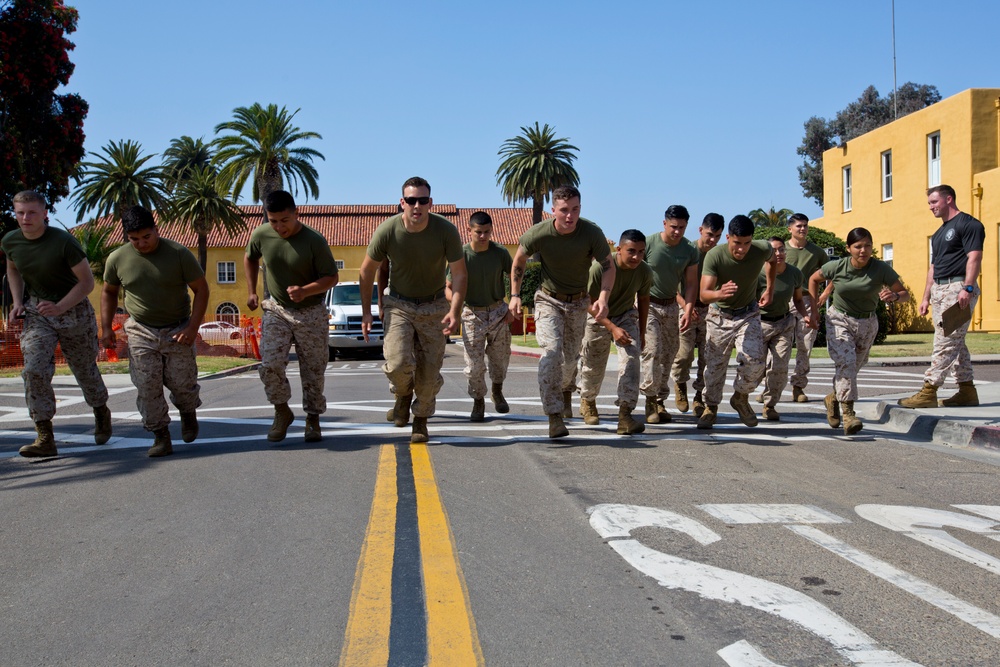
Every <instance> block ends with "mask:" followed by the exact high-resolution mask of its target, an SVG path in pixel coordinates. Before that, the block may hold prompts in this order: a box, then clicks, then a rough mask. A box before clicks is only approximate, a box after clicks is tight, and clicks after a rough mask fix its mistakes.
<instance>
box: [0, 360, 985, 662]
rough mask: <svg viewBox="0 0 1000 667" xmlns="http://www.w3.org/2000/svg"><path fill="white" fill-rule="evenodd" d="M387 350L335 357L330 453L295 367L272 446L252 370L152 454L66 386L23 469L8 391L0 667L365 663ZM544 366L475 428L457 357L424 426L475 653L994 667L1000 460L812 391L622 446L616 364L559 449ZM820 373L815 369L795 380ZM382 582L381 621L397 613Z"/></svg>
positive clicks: (330, 377) (513, 380) (21, 440)
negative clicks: (830, 418)
mask: <svg viewBox="0 0 1000 667" xmlns="http://www.w3.org/2000/svg"><path fill="white" fill-rule="evenodd" d="M380 363H381V362H380V361H379V360H376V359H356V360H337V361H335V362H331V363H330V365H329V367H328V372H327V392H326V393H327V396H328V400H329V401H330V405H329V409H328V412H327V413H326V414H324V415H323V418H322V425H323V429H324V433H325V435H326V437H325V439H324V441H323V442H322V443H319V444H318V445H305V444H304V443H302V441H301V435H302V429H303V425H304V423H303V420H302V419H301V408H300V406H298V405H295V403H297V402H298V401H299V395H300V394H299V390H298V388H297V387H296V386H295V385H296V383H297V378H295V377H293V378H292V379H293V383H292V385H293V394H294V398H293V409H295V410H296V411H297V413H298V414H299V415H300V419H299V420H297V421H296V423H295V424H294V425H293V427H292V429H291V431H290V434H289V438H288V440H286V442H285V443H283V446H281V447H273V446H270V445H269V443H267V441H266V439H265V434H266V431H267V428H268V426H269V424H270V410H269V408H268V406H267V405H266V401H265V400H264V395H263V390H262V388H261V386H260V382H259V380H258V379H257V376H256V373H246V374H243V375H237V376H232V377H228V378H220V379H211V380H206V381H204V382H203V386H202V398H203V401H204V406H203V408H202V410H201V412H200V414H201V419H202V432H201V437H200V438H199V440H198V441H197V442H195V443H193V444H191V445H184V444H178V443H175V450H176V453H175V455H174V456H172V457H168V458H165V459H159V460H150V459H148V458H147V457H146V456H145V449H146V448H147V447H148V446H149V444H150V438H149V436H148V435H147V434H145V433H144V432H143V431H142V429H141V426H140V424H139V421H138V414H137V413H136V411H135V393H134V390H132V389H131V388H130V386H129V385H128V384H127V380H125V381H124V382H123V381H121V379H119V380H118V382H117V383H116V384H117V385H118V386H116V387H112V392H113V395H112V399H111V403H110V405H111V408H112V411H113V413H114V418H115V421H114V425H115V436H114V438H113V439H112V441H111V443H109V445H106V446H103V447H95V446H93V444H92V438H91V435H90V432H89V429H92V417H91V416H90V413H89V409H88V408H87V407H86V405H84V404H82V403H81V402H80V399H79V391H78V389H76V388H75V386H73V384H72V381H71V380H70V379H64V380H57V381H58V382H59V383H60V386H59V388H58V391H57V393H58V394H59V396H60V397H61V399H62V402H61V404H60V411H59V415H58V416H57V419H56V421H55V427H56V432H57V436H58V437H59V439H60V441H61V442H60V453H61V456H60V457H59V458H57V459H52V460H42V461H37V462H33V461H28V460H25V459H22V458H20V457H18V456H16V454H15V452H16V449H17V447H18V446H20V445H22V444H25V443H26V442H29V441H30V439H31V437H32V434H31V433H30V423H29V422H28V421H26V419H27V416H26V414H25V411H24V404H23V398H22V397H21V396H20V394H19V390H18V389H17V388H16V387H12V386H11V385H9V384H8V385H5V386H4V387H3V390H2V392H0V420H2V422H3V427H2V429H3V430H0V502H2V503H3V505H2V508H3V517H4V521H3V540H2V541H0V559H2V561H3V562H4V563H5V564H6V573H5V575H6V576H4V578H3V585H2V586H0V609H2V613H3V618H4V621H5V622H4V623H2V624H0V664H3V665H160V664H164V665H166V664H170V665H174V664H178V665H227V664H233V665H313V664H323V665H329V664H334V663H337V662H338V661H341V664H364V661H362V660H360V659H358V657H357V656H358V655H359V654H357V653H355V654H353V655H347V651H346V649H345V646H347V642H346V641H345V634H346V636H348V637H349V636H350V630H349V628H350V627H353V626H352V619H353V618H355V617H356V614H357V613H359V612H358V602H359V599H358V596H357V595H356V589H357V586H358V583H357V582H358V581H360V579H359V577H360V574H361V572H362V570H363V568H361V567H359V559H360V560H361V561H362V562H364V557H363V554H365V553H368V554H370V553H372V552H371V551H370V547H371V545H372V544H373V542H374V538H375V537H377V536H378V531H377V530H374V531H373V528H372V527H373V526H374V525H375V516H376V514H377V512H376V511H375V510H376V509H378V507H379V503H378V501H377V494H376V487H377V481H376V480H377V479H378V480H381V479H382V475H383V472H384V471H385V463H386V460H387V458H386V452H387V451H388V452H389V454H390V456H389V458H392V456H391V455H392V453H393V452H395V453H397V454H398V453H399V452H402V451H403V450H404V449H406V448H405V447H403V444H404V443H406V442H407V440H408V435H409V429H396V428H394V427H393V426H392V425H391V424H389V423H387V422H385V421H384V414H385V410H386V408H387V407H389V406H390V405H391V397H390V396H389V394H388V386H387V383H386V381H385V379H384V376H383V375H382V374H381V372H380V371H379V368H378V367H379V365H380ZM536 363H537V362H536V360H535V359H532V358H526V357H515V358H514V360H513V361H512V367H511V373H510V377H509V379H508V382H507V385H506V392H505V393H506V395H507V397H508V400H509V401H510V403H511V406H512V410H513V412H512V413H511V414H508V415H502V416H501V415H495V414H492V413H491V412H490V410H492V405H491V403H490V402H489V401H487V415H488V420H487V422H486V423H485V424H470V423H469V422H468V421H467V415H468V410H469V409H470V407H471V399H469V398H468V396H467V395H466V394H465V380H464V377H463V375H462V371H461V366H462V364H461V348H460V346H458V345H455V346H449V347H448V356H447V360H446V368H445V372H444V374H443V375H444V387H443V388H442V390H441V393H440V397H439V401H438V415H437V416H436V417H434V418H433V419H431V421H430V433H431V438H432V442H431V443H430V445H429V446H428V447H427V448H426V452H428V453H429V455H430V461H431V464H432V466H433V475H434V480H435V482H436V490H437V492H438V493H439V497H440V501H441V503H442V505H443V510H444V512H445V513H446V516H447V522H446V523H447V526H448V527H450V536H449V537H447V538H445V539H443V540H441V541H442V542H450V543H451V546H452V547H453V552H450V553H453V554H454V556H455V560H456V562H457V564H458V566H459V567H460V574H461V577H462V583H463V584H464V590H465V596H466V599H467V604H466V605H465V606H466V608H467V612H468V615H469V616H470V617H471V619H472V621H473V622H474V628H475V633H474V634H475V639H476V641H475V643H476V645H477V649H478V651H480V655H481V658H482V661H483V662H485V664H487V665H503V666H507V665H567V666H569V665H601V666H604V665H683V666H688V665H692V666H698V665H714V666H724V665H727V664H728V665H731V666H733V665H744V666H748V665H789V666H790V665H847V664H863V665H890V664H893V665H895V664H922V665H996V664H1000V600H998V598H997V596H996V590H997V576H998V575H1000V544H998V539H997V537H998V534H1000V531H998V530H997V529H995V528H994V526H996V525H997V523H998V521H1000V501H998V500H997V489H998V488H1000V486H998V476H1000V467H998V464H1000V455H997V454H992V453H989V452H984V451H972V450H964V449H949V448H944V447H939V446H935V445H931V444H928V443H923V442H917V441H912V440H907V439H905V438H900V436H899V434H896V433H893V432H891V431H887V430H885V427H879V426H877V425H866V428H865V430H864V431H862V433H861V434H859V435H858V436H855V437H851V438H847V437H844V436H843V435H842V433H841V432H840V431H834V430H831V429H830V428H829V427H828V426H827V425H826V424H825V421H824V420H823V418H822V417H823V415H822V412H821V405H820V404H819V403H818V402H813V403H808V404H788V403H783V404H780V405H779V409H780V412H781V414H782V421H781V422H778V423H776V424H775V423H767V422H761V425H760V426H759V427H758V428H756V429H746V428H744V427H742V426H741V425H740V424H739V423H738V422H737V421H736V418H735V415H733V414H732V412H731V411H729V410H726V409H725V408H727V407H728V405H725V404H724V409H723V411H722V414H721V418H720V423H719V425H718V426H717V428H716V429H715V430H714V431H712V432H711V433H706V432H702V431H697V430H696V429H695V427H694V418H693V416H691V415H690V414H689V415H684V416H680V417H676V418H675V420H674V422H672V423H671V424H667V425H658V426H650V427H648V429H647V432H646V433H645V434H643V435H642V436H637V437H619V436H616V435H615V434H614V427H615V421H614V415H615V409H614V406H613V400H614V397H613V386H614V380H613V377H612V376H611V375H610V374H609V377H608V380H607V381H606V383H605V388H604V392H603V394H602V397H601V399H600V400H599V401H598V405H599V408H600V409H601V412H602V415H606V416H607V419H605V420H604V421H603V422H602V424H601V425H600V426H596V427H587V426H585V425H584V424H583V423H582V420H580V419H578V418H577V419H574V420H572V421H571V422H570V426H571V435H570V437H568V438H564V439H560V440H556V441H550V440H549V439H548V438H547V437H546V433H547V421H546V419H545V418H544V416H543V415H542V412H541V409H540V406H539V403H540V402H539V398H538V394H537V383H536V382H535V367H536ZM293 370H294V366H293ZM922 370H923V369H922V368H906V367H904V368H869V369H866V370H865V371H863V372H862V375H861V377H860V378H859V383H860V384H861V387H862V392H863V394H864V395H866V396H885V395H892V394H904V393H912V391H914V390H915V389H916V388H918V387H919V385H920V377H921V373H922ZM996 375H997V367H983V369H981V372H980V371H977V380H980V381H983V380H990V379H996ZM829 377H830V375H829V370H824V369H821V368H817V369H816V370H815V372H814V377H813V384H812V385H811V387H810V393H815V394H816V396H820V395H822V394H824V393H826V386H828V382H829ZM727 396H728V394H727ZM672 411H673V410H672ZM675 416H676V413H675ZM175 417H176V415H175ZM173 427H174V428H175V438H176V439H177V440H178V441H179V437H177V433H176V429H179V425H178V424H177V423H176V422H175V423H174V424H173ZM384 445H390V447H389V449H388V450H386V449H383V446H384ZM394 446H397V447H394ZM416 453H417V452H416V451H415V452H414V456H416ZM402 460H403V459H401V458H399V457H397V461H402ZM404 467H405V466H402V465H401V466H400V467H399V468H398V471H399V472H400V479H402V477H403V475H402V472H403V468H404ZM413 470H414V472H416V471H417V468H416V463H414V468H413ZM417 487H418V494H419V492H420V491H419V489H420V484H419V480H418V484H417ZM386 488H388V487H386ZM398 488H400V489H402V488H403V487H402V486H399V487H398ZM373 497H374V498H376V502H375V503H374V504H373ZM419 497H420V496H419V495H418V498H419ZM420 502H422V501H420ZM404 505H405V502H404V499H403V496H402V495H401V496H400V501H399V504H398V506H399V507H400V508H402V507H403V506H404ZM399 516H402V514H400V515H399ZM421 520H422V519H421ZM406 521H407V519H406V518H405V517H403V518H401V519H399V518H397V520H396V523H395V526H396V532H395V543H396V552H395V554H396V555H395V560H394V561H393V564H394V565H397V564H400V563H402V564H405V560H406V558H405V557H404V556H403V555H402V554H403V553H404V552H403V551H401V550H400V544H401V543H402V542H403V541H404V540H405V539H406V537H405V536H406V533H405V531H404V530H402V529H403V528H406V526H405V525H404V524H405V523H406ZM420 530H421V531H423V530H424V524H423V523H421V524H420ZM427 547H428V545H427V544H424V545H422V548H424V549H426V548H427ZM418 552H419V550H418ZM369 560H370V561H372V560H374V565H372V563H371V562H369V565H370V566H373V567H374V566H377V565H378V559H369ZM429 560H430V559H429V558H428V556H427V553H426V552H425V555H424V561H425V567H426V566H427V561H429ZM428 572H429V571H428V570H427V569H425V570H424V574H423V578H422V584H423V586H425V587H429V586H430V585H431V580H432V576H431V575H429V574H428ZM396 574H397V573H396V571H395V570H393V577H395V576H396ZM398 581H402V579H401V580H397V579H395V578H394V579H393V582H394V583H393V586H394V587H399V586H401V584H399V583H398ZM411 583H413V582H411ZM415 585H416V586H417V590H418V592H419V590H420V586H421V576H420V573H419V571H418V572H417V576H416V580H415ZM397 593H398V591H397V590H395V588H394V590H393V591H392V603H393V612H392V623H391V625H393V626H395V625H397V624H403V623H404V622H406V621H407V620H412V619H408V618H407V614H408V613H409V612H406V611H405V609H404V610H403V611H400V609H403V607H402V606H401V605H402V603H401V602H400V603H399V604H397V599H396V598H397ZM430 602H431V601H430V600H428V607H430ZM421 618H423V617H421ZM418 620H419V619H418ZM427 623H428V625H430V623H431V621H430V619H429V618H428V619H427ZM411 625H412V624H411ZM418 625H419V624H418ZM430 634H432V633H431V632H430V631H428V636H430ZM720 652H721V653H720ZM762 660H768V661H769V662H762ZM907 661H909V662H907ZM381 664H386V662H385V661H383V662H382V663H381ZM389 664H422V661H421V660H418V659H416V658H413V657H412V656H409V657H407V656H406V655H405V654H404V653H401V652H396V653H394V654H391V658H390V663H389ZM428 664H464V663H463V662H462V661H455V660H453V661H451V662H449V661H447V660H445V659H444V658H443V657H441V656H435V655H432V656H431V659H430V661H429V663H428ZM471 664H474V663H471Z"/></svg>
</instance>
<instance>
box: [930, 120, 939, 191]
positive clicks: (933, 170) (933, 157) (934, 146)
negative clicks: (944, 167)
mask: <svg viewBox="0 0 1000 667" xmlns="http://www.w3.org/2000/svg"><path fill="white" fill-rule="evenodd" d="M935 185H941V133H940V132H935V133H934V134H928V135H927V187H929V188H932V187H934V186H935Z"/></svg>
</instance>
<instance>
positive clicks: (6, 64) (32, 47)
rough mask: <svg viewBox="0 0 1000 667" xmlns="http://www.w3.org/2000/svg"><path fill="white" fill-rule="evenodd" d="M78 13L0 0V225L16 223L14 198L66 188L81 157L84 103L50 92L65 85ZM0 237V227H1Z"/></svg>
mask: <svg viewBox="0 0 1000 667" xmlns="http://www.w3.org/2000/svg"><path fill="white" fill-rule="evenodd" d="M77 19H78V14H77V11H76V10H75V9H73V8H72V7H67V6H65V5H64V4H63V3H62V2H60V1H59V0H6V1H4V0H0V54H3V55H2V57H0V223H2V226H3V228H2V230H0V231H2V232H3V233H6V232H7V231H8V230H10V229H13V228H15V227H16V222H15V220H14V217H13V216H12V215H11V214H10V212H11V210H12V209H13V201H12V200H13V197H14V195H15V194H17V193H18V192H19V191H21V190H28V189H31V190H37V191H38V192H40V193H42V194H43V195H45V198H46V199H47V200H48V202H49V205H52V204H54V203H55V202H56V201H58V200H59V199H61V198H63V197H65V196H66V195H68V194H69V179H70V176H71V175H72V174H73V170H74V169H75V168H76V165H77V163H78V162H79V161H80V160H81V158H83V155H84V151H83V139H84V134H83V119H84V118H86V116H87V110H88V106H87V103H86V102H85V101H84V100H83V98H81V97H80V96H79V95H76V94H72V93H70V94H65V95H57V94H56V90H57V89H58V88H59V87H60V86H65V85H67V84H68V83H69V78H70V76H71V75H72V74H73V68H74V65H73V63H71V62H70V60H69V52H70V51H72V50H73V48H74V44H73V42H71V41H69V40H68V39H66V35H68V34H70V33H72V32H74V31H75V30H76V23H77ZM0 236H2V233H0Z"/></svg>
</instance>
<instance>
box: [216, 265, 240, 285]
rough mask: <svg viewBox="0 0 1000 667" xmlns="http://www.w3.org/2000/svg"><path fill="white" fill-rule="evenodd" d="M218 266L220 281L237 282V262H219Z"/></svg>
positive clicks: (220, 282)
mask: <svg viewBox="0 0 1000 667" xmlns="http://www.w3.org/2000/svg"><path fill="white" fill-rule="evenodd" d="M216 266H217V267H218V283H219V284H220V285H221V284H224V283H235V282H236V262H219V263H218V264H217V265H216Z"/></svg>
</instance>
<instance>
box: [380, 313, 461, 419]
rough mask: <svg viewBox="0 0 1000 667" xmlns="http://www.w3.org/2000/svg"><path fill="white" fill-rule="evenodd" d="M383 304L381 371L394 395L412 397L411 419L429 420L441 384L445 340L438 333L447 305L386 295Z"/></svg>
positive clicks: (442, 382) (440, 329) (446, 342)
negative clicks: (383, 329)
mask: <svg viewBox="0 0 1000 667" xmlns="http://www.w3.org/2000/svg"><path fill="white" fill-rule="evenodd" d="M384 304H385V305H384V310H383V312H384V318H383V320H382V325H383V326H384V327H385V341H384V343H383V349H382V352H383V354H384V356H385V363H384V364H382V371H383V372H384V373H385V376H386V378H388V380H389V386H390V387H391V388H392V389H393V391H394V393H396V394H397V395H399V396H408V395H411V394H412V395H413V403H412V404H411V407H410V410H411V413H412V414H413V416H414V417H430V416H431V415H433V414H434V410H435V407H436V402H437V393H438V391H440V390H441V386H442V385H443V384H444V378H442V377H441V365H442V364H443V363H444V349H445V345H447V344H448V339H447V338H446V337H445V335H444V334H443V333H441V331H442V329H444V325H443V324H441V320H442V319H444V316H445V315H447V314H448V308H449V307H450V304H449V303H448V301H447V300H446V299H444V298H440V299H435V300H434V301H429V302H427V303H420V304H416V303H413V302H410V301H406V300H405V299H398V298H396V297H392V296H389V295H386V296H385V302H384Z"/></svg>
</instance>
